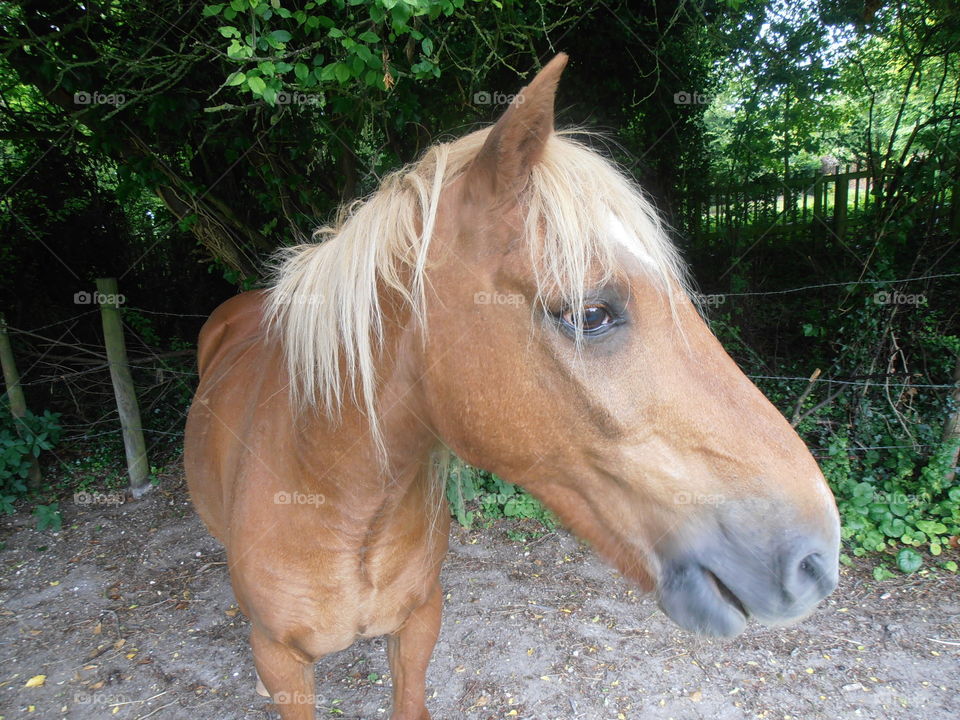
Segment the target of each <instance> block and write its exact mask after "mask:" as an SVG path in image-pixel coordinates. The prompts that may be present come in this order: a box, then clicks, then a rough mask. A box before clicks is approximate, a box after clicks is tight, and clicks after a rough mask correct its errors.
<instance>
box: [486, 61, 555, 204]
mask: <svg viewBox="0 0 960 720" xmlns="http://www.w3.org/2000/svg"><path fill="white" fill-rule="evenodd" d="M566 65H567V55H566V53H559V54H558V55H557V56H556V57H554V58H553V60H551V61H550V62H549V63H547V64H546V66H545V67H544V68H543V69H542V70H541V71H540V72H539V73H537V76H536V77H535V78H533V81H532V82H531V83H530V84H529V85H527V86H526V87H525V88H523V89H522V90H521V91H520V92H519V93H518V94H517V96H516V97H515V98H514V99H513V101H512V102H511V103H510V106H509V107H508V108H507V110H506V112H504V113H503V115H502V116H501V117H500V119H499V120H498V121H497V124H496V125H494V126H493V129H492V130H491V131H490V134H489V135H488V136H487V139H486V141H485V142H484V144H483V147H482V148H481V149H480V152H479V153H478V154H477V157H476V159H475V160H474V161H473V164H472V166H471V167H470V171H469V172H470V175H471V177H470V183H471V185H473V184H474V183H476V185H475V186H474V188H475V189H480V190H481V191H482V192H484V191H485V192H492V193H493V194H494V195H495V196H497V195H502V194H504V193H511V192H512V191H515V190H516V189H517V188H519V187H520V186H522V185H523V183H525V182H526V180H527V178H528V177H529V175H530V169H531V168H532V167H533V166H534V165H535V164H536V163H537V161H538V160H539V159H540V157H541V155H542V154H543V148H544V145H545V144H546V142H547V139H548V138H549V137H550V135H551V133H553V101H554V96H555V95H556V93H557V83H558V82H559V80H560V75H561V73H562V72H563V69H564V67H566Z"/></svg>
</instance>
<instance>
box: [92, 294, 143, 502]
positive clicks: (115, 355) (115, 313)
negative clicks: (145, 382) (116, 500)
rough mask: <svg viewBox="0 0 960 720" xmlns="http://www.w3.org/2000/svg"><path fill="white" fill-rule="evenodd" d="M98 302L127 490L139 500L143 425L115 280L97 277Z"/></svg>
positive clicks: (141, 484) (141, 480)
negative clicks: (119, 429) (123, 455)
mask: <svg viewBox="0 0 960 720" xmlns="http://www.w3.org/2000/svg"><path fill="white" fill-rule="evenodd" d="M97 302H98V303H99V304H100V317H101V319H102V320H103V344H104V347H105V348H106V350H107V362H109V363H110V379H111V380H112V381H113V392H114V395H115V396H116V398H117V411H118V412H119V414H120V426H121V428H122V430H123V447H124V450H125V451H126V454H127V472H128V473H129V475H130V490H131V492H132V493H133V496H134V497H135V498H139V497H140V496H142V495H143V494H144V493H145V492H147V490H149V489H150V480H149V475H150V466H149V464H148V463H147V445H146V443H145V442H144V440H143V426H142V425H141V424H140V407H139V406H138V405H137V394H136V389H135V388H134V385H133V377H132V376H131V375H130V366H129V365H128V364H127V348H126V345H124V342H123V322H122V321H121V319H120V304H121V303H122V302H123V300H122V298H121V296H120V293H119V291H118V290H117V279H116V278H97Z"/></svg>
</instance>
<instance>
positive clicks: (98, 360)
mask: <svg viewBox="0 0 960 720" xmlns="http://www.w3.org/2000/svg"><path fill="white" fill-rule="evenodd" d="M957 277H960V273H937V274H926V275H919V276H914V277H907V278H900V279H892V280H881V279H862V278H858V279H855V280H850V281H847V282H829V283H820V284H814V285H802V286H798V287H793V288H784V289H779V290H768V291H744V292H730V293H723V297H731V298H735V297H763V296H777V295H788V294H792V293H799V292H809V291H814V290H821V289H829V288H849V287H854V286H861V285H873V286H893V285H900V284H907V283H915V282H923V281H932V280H942V279H947V278H957ZM124 310H125V311H132V312H135V313H140V314H144V315H154V316H162V317H175V318H181V319H191V320H196V319H205V318H206V317H208V316H207V315H203V314H197V313H174V312H167V311H160V310H153V309H150V308H144V307H137V306H129V305H127V306H124ZM94 314H97V315H98V314H99V310H98V309H97V308H93V309H90V310H86V311H84V312H81V313H78V314H76V315H73V316H71V317H68V318H65V319H63V320H58V321H56V322H51V323H48V324H45V325H42V326H40V327H36V328H31V329H29V330H27V329H23V328H17V327H13V326H9V325H8V326H7V330H8V332H9V333H10V334H11V335H13V336H15V337H17V340H18V354H19V355H21V356H22V357H26V358H27V360H28V363H27V365H26V369H25V371H24V372H22V378H21V382H20V384H21V386H23V387H36V386H47V387H49V388H50V391H51V393H52V392H53V391H54V389H59V391H60V392H61V394H62V395H63V396H64V397H69V398H71V400H72V402H73V405H74V410H75V412H74V416H75V417H76V418H77V420H78V421H76V422H70V423H64V424H63V426H62V427H63V432H64V435H63V442H67V443H82V442H89V441H92V440H96V439H99V438H105V437H111V436H114V437H119V435H120V434H121V428H120V426H119V417H118V414H117V411H116V409H115V406H112V402H113V398H114V394H113V388H112V385H111V380H110V375H109V367H110V365H109V362H108V361H107V356H106V353H105V351H104V349H103V347H102V346H100V345H97V344H93V343H90V342H84V341H82V340H81V339H80V337H79V336H78V335H77V333H75V332H74V330H75V328H76V326H77V325H78V324H79V323H81V322H82V321H84V320H85V319H86V318H88V317H89V316H91V315H94ZM53 328H65V329H63V331H62V332H60V333H59V334H57V333H56V332H55V333H52V334H51V333H49V331H50V330H51V329H53ZM44 333H46V334H44ZM125 333H126V334H127V336H128V362H129V364H130V366H131V368H132V369H133V370H134V371H135V373H136V375H137V378H138V381H139V382H138V386H137V393H138V395H139V396H140V398H141V401H142V402H144V405H143V408H142V411H143V416H144V419H145V421H144V428H143V431H144V432H145V433H146V434H147V435H150V436H153V437H155V438H156V440H157V442H162V441H163V440H164V439H165V438H181V437H182V436H183V427H182V420H183V418H184V416H185V413H186V408H185V407H180V406H179V405H178V407H177V412H176V413H175V414H176V418H175V420H174V421H173V424H172V425H170V426H169V427H166V428H164V429H161V428H157V427H152V426H151V422H150V421H151V420H152V419H153V416H154V415H156V414H159V413H160V410H161V409H162V408H164V407H165V405H164V404H165V403H166V404H167V405H169V403H170V395H171V394H172V393H173V392H178V391H182V392H185V393H189V394H191V395H192V392H193V384H192V382H191V381H193V380H195V379H196V377H197V372H196V369H195V367H193V364H192V363H190V365H189V366H185V365H184V364H183V363H182V362H176V364H171V362H170V361H182V360H185V359H187V358H192V357H193V356H194V355H195V350H192V349H183V350H176V351H163V352H157V351H156V350H155V349H154V348H153V347H151V346H150V344H149V343H147V342H146V341H145V340H144V339H143V338H141V337H140V336H139V335H138V334H137V333H136V331H135V330H134V329H133V328H131V327H130V325H129V323H125ZM747 376H748V377H749V378H750V379H752V380H763V381H779V382H788V383H798V384H800V383H802V384H805V385H811V384H814V383H816V384H823V383H826V384H827V385H838V386H851V387H861V388H868V387H888V388H917V389H921V388H922V389H929V390H952V389H954V388H956V387H957V383H928V382H918V381H917V379H916V378H914V377H912V376H911V375H910V374H909V373H883V374H874V375H870V376H859V377H848V378H843V377H804V376H798V375H776V374H758V373H748V374H747ZM180 399H181V401H182V396H181V398H180ZM180 404H183V403H182V402H181V403H180ZM107 407H111V409H110V410H108V411H106V412H101V413H100V414H99V415H98V416H97V417H90V416H89V415H88V414H87V413H86V412H85V410H86V409H88V408H101V409H102V408H107ZM167 409H169V408H167ZM178 423H179V424H178ZM930 447H935V446H931V445H916V444H907V445H873V446H857V447H853V448H850V451H854V452H867V451H871V450H894V449H907V448H910V449H914V450H919V449H925V448H930Z"/></svg>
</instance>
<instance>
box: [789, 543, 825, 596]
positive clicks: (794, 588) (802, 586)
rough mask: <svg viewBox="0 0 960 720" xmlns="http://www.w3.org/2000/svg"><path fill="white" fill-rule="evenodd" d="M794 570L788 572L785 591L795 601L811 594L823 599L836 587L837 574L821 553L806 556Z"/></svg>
mask: <svg viewBox="0 0 960 720" xmlns="http://www.w3.org/2000/svg"><path fill="white" fill-rule="evenodd" d="M794 568H795V570H793V571H792V572H788V576H787V579H786V583H785V587H784V589H785V590H786V591H787V592H788V593H789V595H790V596H792V597H793V598H795V599H798V598H802V597H804V596H808V595H810V594H815V595H818V596H820V597H823V596H824V595H827V594H829V593H830V592H831V591H832V590H833V588H834V587H835V586H836V577H835V576H836V572H835V571H834V572H831V570H830V567H829V563H828V562H827V560H826V559H825V558H824V556H823V555H822V554H821V553H819V552H813V553H810V554H809V555H805V556H804V557H802V558H801V560H800V562H799V563H797V564H796V565H794Z"/></svg>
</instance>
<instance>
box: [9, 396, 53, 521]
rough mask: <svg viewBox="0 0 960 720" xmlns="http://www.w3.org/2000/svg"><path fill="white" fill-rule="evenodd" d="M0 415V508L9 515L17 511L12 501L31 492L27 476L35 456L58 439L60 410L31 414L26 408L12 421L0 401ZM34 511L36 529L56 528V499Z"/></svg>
mask: <svg viewBox="0 0 960 720" xmlns="http://www.w3.org/2000/svg"><path fill="white" fill-rule="evenodd" d="M0 415H2V417H0V510H2V511H3V512H5V513H6V514H8V515H12V514H13V513H14V512H16V508H15V506H14V503H15V502H16V501H17V500H21V499H23V498H26V497H27V496H28V495H29V494H30V492H31V488H30V486H29V483H28V480H29V477H30V468H31V466H32V465H33V462H34V459H35V458H39V457H40V453H42V452H43V451H44V450H52V449H53V447H54V446H55V445H56V443H57V441H58V440H59V439H60V414H59V413H52V412H49V411H45V412H44V413H43V415H34V414H33V413H31V412H29V411H27V414H26V415H24V417H22V418H20V419H19V420H17V421H16V425H15V424H14V422H15V421H14V419H13V417H12V416H11V415H10V409H9V407H8V406H7V405H6V403H4V404H3V405H0ZM38 512H39V514H37V513H38ZM34 514H35V515H36V517H37V525H38V529H41V530H42V529H44V528H46V527H53V528H54V529H59V527H60V516H59V512H58V510H57V506H56V503H54V504H52V505H50V506H46V505H39V506H37V508H36V510H35V512H34ZM54 515H55V516H56V519H55V520H54V519H53V516H54Z"/></svg>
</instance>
